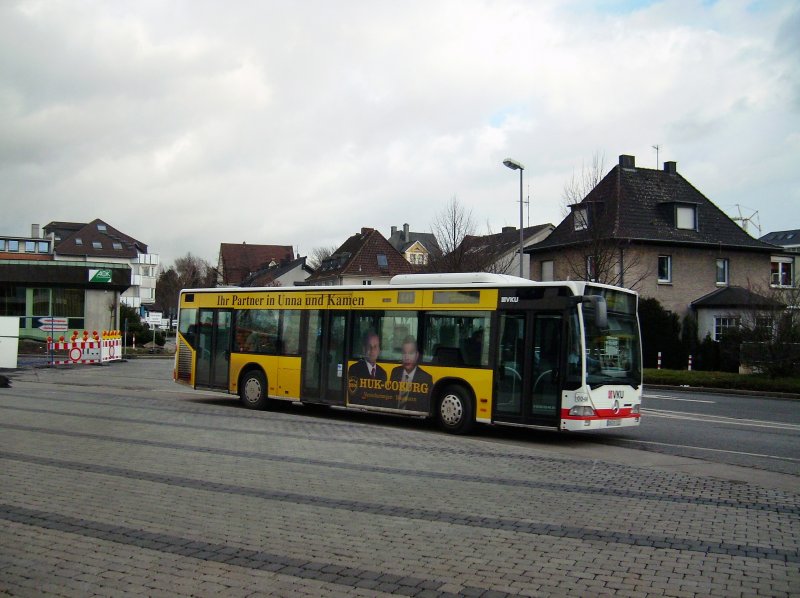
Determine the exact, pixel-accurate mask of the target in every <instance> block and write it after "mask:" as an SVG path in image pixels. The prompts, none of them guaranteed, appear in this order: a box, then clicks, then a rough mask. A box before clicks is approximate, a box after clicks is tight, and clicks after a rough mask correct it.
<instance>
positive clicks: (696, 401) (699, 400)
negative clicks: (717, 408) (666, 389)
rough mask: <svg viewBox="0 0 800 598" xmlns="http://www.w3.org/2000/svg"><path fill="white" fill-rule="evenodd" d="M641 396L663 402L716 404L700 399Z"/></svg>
mask: <svg viewBox="0 0 800 598" xmlns="http://www.w3.org/2000/svg"><path fill="white" fill-rule="evenodd" d="M642 396H643V397H644V398H645V399H661V400H664V401H685V402H687V403H711V404H712V405H715V404H716V403H717V402H716V401H704V400H702V399H678V398H676V397H668V396H666V395H651V394H646V395H642Z"/></svg>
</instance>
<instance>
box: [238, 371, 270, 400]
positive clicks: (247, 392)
mask: <svg viewBox="0 0 800 598" xmlns="http://www.w3.org/2000/svg"><path fill="white" fill-rule="evenodd" d="M239 400H240V401H241V402H242V405H244V406H245V407H247V408H248V409H264V408H265V407H266V406H267V401H268V400H269V399H267V379H266V377H265V376H264V374H263V372H261V371H260V370H250V371H249V372H247V373H246V374H244V375H243V376H242V381H241V382H240V383H239Z"/></svg>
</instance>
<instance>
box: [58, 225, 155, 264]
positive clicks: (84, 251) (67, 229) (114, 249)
mask: <svg viewBox="0 0 800 598" xmlns="http://www.w3.org/2000/svg"><path fill="white" fill-rule="evenodd" d="M44 230H45V232H46V233H50V232H53V233H56V232H57V231H61V233H62V235H65V236H62V237H61V240H60V241H56V242H55V253H56V254H58V255H80V256H86V257H87V258H103V257H119V258H128V259H130V258H135V257H137V256H138V255H139V254H140V253H147V245H145V244H144V243H142V242H141V241H137V240H136V239H134V238H133V237H129V236H128V235H126V234H125V233H122V232H120V231H118V230H117V229H116V228H114V227H113V226H111V225H110V224H108V223H106V222H104V221H103V220H100V219H99V218H97V219H95V220H92V221H91V222H90V223H88V224H79V223H77V222H51V223H50V224H48V225H47V226H45V227H44Z"/></svg>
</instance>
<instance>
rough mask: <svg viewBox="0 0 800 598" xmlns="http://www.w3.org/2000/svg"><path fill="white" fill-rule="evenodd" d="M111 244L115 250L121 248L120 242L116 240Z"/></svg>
mask: <svg viewBox="0 0 800 598" xmlns="http://www.w3.org/2000/svg"><path fill="white" fill-rule="evenodd" d="M111 246H112V247H113V248H114V249H117V250H119V249H122V243H117V242H116V241H115V242H114V243H112V244H111Z"/></svg>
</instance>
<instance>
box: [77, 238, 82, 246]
mask: <svg viewBox="0 0 800 598" xmlns="http://www.w3.org/2000/svg"><path fill="white" fill-rule="evenodd" d="M75 245H83V239H81V238H80V237H77V238H76V239H75Z"/></svg>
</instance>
